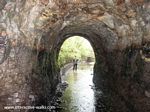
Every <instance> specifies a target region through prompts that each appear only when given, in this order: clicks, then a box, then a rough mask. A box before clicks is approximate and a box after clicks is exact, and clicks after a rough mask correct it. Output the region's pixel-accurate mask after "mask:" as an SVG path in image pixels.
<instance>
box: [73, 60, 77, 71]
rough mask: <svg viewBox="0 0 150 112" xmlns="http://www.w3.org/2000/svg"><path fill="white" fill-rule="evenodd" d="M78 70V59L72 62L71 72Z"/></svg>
mask: <svg viewBox="0 0 150 112" xmlns="http://www.w3.org/2000/svg"><path fill="white" fill-rule="evenodd" d="M77 68H78V59H74V60H73V70H77Z"/></svg>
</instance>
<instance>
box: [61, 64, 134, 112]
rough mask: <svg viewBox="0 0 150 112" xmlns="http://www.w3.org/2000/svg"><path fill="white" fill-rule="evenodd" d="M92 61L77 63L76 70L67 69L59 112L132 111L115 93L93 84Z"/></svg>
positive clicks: (63, 78)
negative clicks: (66, 85)
mask: <svg viewBox="0 0 150 112" xmlns="http://www.w3.org/2000/svg"><path fill="white" fill-rule="evenodd" d="M93 66H94V63H83V64H79V66H78V70H77V71H73V70H72V69H70V70H68V72H67V73H66V75H65V76H63V77H62V80H63V81H66V82H67V83H68V87H67V88H66V90H65V91H64V94H63V96H62V98H61V100H62V103H61V107H62V110H61V111H60V112H132V111H130V110H129V109H128V108H127V107H126V106H125V103H124V102H123V101H122V99H120V97H118V95H117V94H111V92H105V93H104V92H102V90H101V89H97V88H95V87H94V84H93Z"/></svg>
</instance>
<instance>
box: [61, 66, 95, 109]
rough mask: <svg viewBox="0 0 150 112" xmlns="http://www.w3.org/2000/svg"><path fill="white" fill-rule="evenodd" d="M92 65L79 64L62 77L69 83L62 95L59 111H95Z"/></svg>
mask: <svg viewBox="0 0 150 112" xmlns="http://www.w3.org/2000/svg"><path fill="white" fill-rule="evenodd" d="M93 65H94V64H93V63H86V64H85V63H84V64H80V65H79V66H78V70H77V71H73V70H72V69H70V70H68V72H67V73H66V75H65V76H64V77H63V81H66V82H68V84H69V85H68V87H67V88H66V90H65V92H64V95H63V97H62V101H63V103H62V104H61V106H62V107H63V109H62V111H61V112H95V106H94V104H95V102H94V101H95V100H94V91H93V86H94V85H93V81H92V79H93Z"/></svg>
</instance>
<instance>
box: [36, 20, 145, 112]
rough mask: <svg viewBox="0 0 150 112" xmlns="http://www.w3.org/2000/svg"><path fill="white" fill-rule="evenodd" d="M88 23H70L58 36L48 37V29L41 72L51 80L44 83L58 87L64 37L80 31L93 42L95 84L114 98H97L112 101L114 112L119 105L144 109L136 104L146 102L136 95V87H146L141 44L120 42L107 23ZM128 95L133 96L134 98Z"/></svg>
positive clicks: (137, 88) (128, 108) (44, 39)
mask: <svg viewBox="0 0 150 112" xmlns="http://www.w3.org/2000/svg"><path fill="white" fill-rule="evenodd" d="M89 23H90V22H89ZM89 23H88V25H87V23H80V26H79V25H78V24H75V25H68V26H66V27H64V28H62V29H61V30H60V31H59V32H58V33H57V34H54V36H55V38H48V37H49V33H47V34H45V35H44V36H43V42H44V46H45V48H46V50H45V51H44V52H46V53H48V54H47V55H46V56H44V57H42V58H41V59H42V60H46V61H45V62H44V66H45V67H44V70H43V71H44V72H41V73H42V74H43V75H44V76H46V77H47V78H49V82H50V87H49V85H48V84H49V82H47V83H46V84H45V85H48V88H51V90H50V92H52V91H55V89H56V86H57V84H58V83H60V82H61V74H60V67H59V66H58V61H57V59H58V56H59V51H60V49H61V46H62V45H63V43H64V41H65V40H67V39H68V38H69V37H72V36H74V35H78V36H81V37H84V38H86V39H87V40H88V41H89V42H90V43H91V46H92V47H93V51H94V53H95V60H96V63H95V65H94V74H93V82H94V85H95V86H96V88H97V89H100V90H102V91H103V93H105V95H106V96H111V98H110V97H107V98H106V97H105V98H104V99H103V98H102V99H101V98H98V100H97V101H96V102H100V103H101V101H104V100H107V101H106V102H109V101H112V102H111V103H110V102H109V103H108V105H109V107H110V108H109V109H111V110H110V111H112V112H113V111H116V110H118V108H119V109H121V110H118V111H121V112H127V111H129V112H130V111H131V112H132V111H136V110H139V109H141V108H139V106H136V107H135V104H136V105H141V104H145V102H142V103H141V102H139V101H140V100H139V99H138V100H137V99H136V97H137V96H134V94H136V91H140V89H141V90H143V92H144V91H145V90H144V87H142V86H141V84H143V81H142V80H141V79H142V78H141V77H142V74H143V73H144V69H143V66H141V65H144V62H143V60H142V58H141V54H140V48H139V47H137V46H134V45H133V46H130V47H127V48H125V49H124V47H125V46H124V44H121V45H120V43H118V36H117V34H115V33H113V32H112V30H110V29H109V28H108V27H107V26H106V25H105V24H104V23H101V22H96V23H93V21H92V23H91V24H89ZM120 42H121V41H120ZM49 43H50V44H49ZM39 54H40V53H39ZM40 63H42V62H40ZM46 63H47V64H46ZM40 68H41V67H40ZM42 78H44V77H42ZM47 78H45V80H47ZM131 88H132V89H131ZM143 92H142V93H139V94H138V95H139V97H141V98H142V99H144V98H145V96H142V94H143ZM126 94H128V95H129V96H128V95H126ZM129 97H132V98H133V99H132V100H131V99H130V98H129ZM129 99H130V100H129ZM45 101H46V100H45ZM114 102H118V103H120V104H117V103H114ZM134 103H135V104H134ZM122 107H123V108H122ZM98 108H102V107H98Z"/></svg>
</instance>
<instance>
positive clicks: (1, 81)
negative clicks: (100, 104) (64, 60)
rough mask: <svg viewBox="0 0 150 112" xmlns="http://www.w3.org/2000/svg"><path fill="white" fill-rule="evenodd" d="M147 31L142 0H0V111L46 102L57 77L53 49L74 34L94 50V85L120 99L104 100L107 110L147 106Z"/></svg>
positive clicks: (148, 8)
mask: <svg viewBox="0 0 150 112" xmlns="http://www.w3.org/2000/svg"><path fill="white" fill-rule="evenodd" d="M149 31H150V3H149V1H148V0H109V1H108V0H69V1H68V0H12V1H10V0H1V1H0V62H1V64H0V91H1V92H0V111H1V112H14V111H16V112H17V111H21V112H28V111H32V110H29V109H22V110H19V109H18V110H14V109H9V108H7V106H13V107H12V108H15V106H28V105H29V106H38V105H45V106H49V105H52V101H53V100H54V99H55V98H54V97H55V96H57V92H56V91H57V86H58V85H59V84H60V83H61V75H60V68H59V66H58V62H57V59H58V55H59V51H60V49H61V46H62V45H63V43H64V41H65V40H67V39H68V38H69V37H71V36H75V35H78V36H81V37H84V38H85V39H87V40H88V41H89V42H90V43H91V46H92V47H93V51H94V53H95V60H96V63H95V65H94V74H93V82H94V85H95V87H96V88H97V89H101V90H102V91H103V92H104V93H106V94H107V93H109V94H108V95H107V96H111V99H110V100H112V101H113V102H120V101H121V102H122V103H120V106H119V107H118V106H116V105H115V103H110V105H112V107H113V109H112V110H110V111H112V112H117V111H118V112H149V111H150V38H149V37H150V32H149ZM102 101H103V100H102ZM117 108H120V109H121V111H119V109H118V110H117ZM33 111H35V112H38V111H40V110H38V109H36V110H33ZM43 111H45V110H43Z"/></svg>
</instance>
